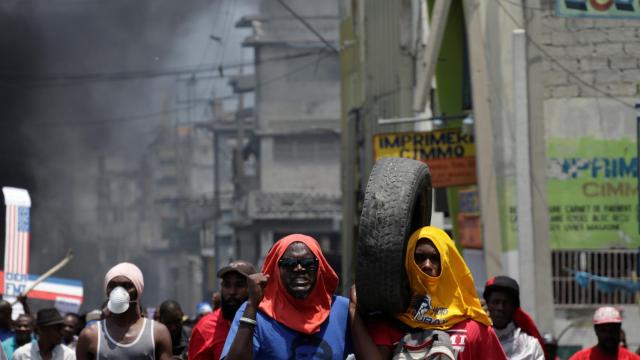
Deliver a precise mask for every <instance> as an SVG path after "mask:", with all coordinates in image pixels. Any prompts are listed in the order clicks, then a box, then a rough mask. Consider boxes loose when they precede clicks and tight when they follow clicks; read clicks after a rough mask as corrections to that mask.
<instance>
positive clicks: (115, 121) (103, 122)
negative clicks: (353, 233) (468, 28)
mask: <svg viewBox="0 0 640 360" xmlns="http://www.w3.org/2000/svg"><path fill="white" fill-rule="evenodd" d="M316 54H318V57H317V58H316V59H314V60H313V61H310V62H307V63H305V64H303V65H301V66H299V67H297V68H295V69H292V70H290V71H287V72H286V73H284V74H280V75H277V76H275V77H273V78H270V79H267V80H265V81H262V82H259V83H256V88H262V87H264V86H266V85H268V84H271V83H274V82H277V81H280V80H282V79H285V78H287V77H288V76H291V75H293V74H296V73H299V72H300V71H303V70H304V69H306V68H308V67H310V66H312V65H315V64H316V63H317V61H319V60H320V59H322V58H325V57H327V56H330V55H332V54H331V53H327V52H316ZM199 105H200V104H199V103H196V104H191V105H189V106H183V107H177V108H172V109H168V110H161V111H154V112H150V113H145V114H137V115H129V116H121V117H113V118H103V119H98V120H93V121H55V122H51V121H37V122H24V123H21V124H19V125H18V126H25V127H58V126H60V127H63V126H95V125H100V126H111V125H119V124H124V123H129V122H134V121H140V120H145V119H152V118H157V117H160V116H164V115H169V114H174V113H177V112H180V111H184V110H189V109H192V108H194V107H197V106H199ZM203 121H204V120H203ZM7 126H14V125H13V124H12V125H9V124H6V123H0V128H2V127H7Z"/></svg>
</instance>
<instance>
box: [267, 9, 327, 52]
mask: <svg viewBox="0 0 640 360" xmlns="http://www.w3.org/2000/svg"><path fill="white" fill-rule="evenodd" d="M276 1H277V2H278V3H280V5H282V7H283V8H285V9H286V10H287V11H288V12H290V13H291V15H293V16H294V17H295V18H296V19H298V21H300V22H301V23H302V25H304V26H305V27H306V28H307V29H309V31H311V32H312V33H313V34H314V35H315V36H316V37H317V38H318V39H320V41H322V42H323V43H324V45H325V46H326V47H327V48H329V49H330V50H331V51H332V52H334V53H336V54H337V53H338V49H336V48H335V47H334V46H333V45H332V44H331V43H330V42H329V41H328V40H327V39H325V38H324V36H322V34H320V33H319V32H318V31H317V30H316V29H314V27H313V26H311V24H309V22H308V21H307V20H305V19H304V18H303V17H302V16H300V14H298V13H297V12H295V10H293V9H292V8H291V7H290V6H289V5H287V4H286V3H285V2H284V1H283V0H276Z"/></svg>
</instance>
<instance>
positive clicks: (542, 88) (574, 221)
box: [341, 0, 640, 349]
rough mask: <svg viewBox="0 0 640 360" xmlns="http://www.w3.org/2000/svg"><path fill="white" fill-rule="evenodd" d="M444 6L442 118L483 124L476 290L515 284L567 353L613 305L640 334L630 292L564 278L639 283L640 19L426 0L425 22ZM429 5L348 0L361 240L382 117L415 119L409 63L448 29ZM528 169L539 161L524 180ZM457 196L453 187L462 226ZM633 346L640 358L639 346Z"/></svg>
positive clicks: (352, 155) (349, 111)
mask: <svg viewBox="0 0 640 360" xmlns="http://www.w3.org/2000/svg"><path fill="white" fill-rule="evenodd" d="M443 3H446V4H448V6H450V7H449V8H448V10H447V11H448V12H447V13H446V15H444V16H443V15H442V14H441V13H439V14H436V15H434V17H433V18H431V20H433V21H434V23H437V21H438V20H439V19H446V24H445V25H444V26H443V27H442V32H443V40H442V46H441V47H440V49H439V52H438V56H437V59H436V70H435V92H434V94H433V95H434V96H433V97H431V102H430V105H431V106H430V107H431V109H432V110H433V111H434V114H448V115H454V114H459V113H464V112H466V111H470V112H471V113H473V115H474V118H475V138H476V146H477V151H476V154H477V165H478V179H479V182H478V187H477V191H478V192H479V197H480V207H481V218H482V224H483V226H482V230H483V240H484V250H483V252H484V255H482V256H480V260H482V262H483V263H482V264H483V266H481V267H476V268H473V266H472V270H473V272H474V277H475V278H476V281H477V282H478V283H479V284H480V285H481V284H482V283H483V280H482V279H483V278H484V279H486V277H487V276H491V275H497V274H500V273H504V274H508V275H511V276H513V277H515V278H517V279H518V280H519V281H520V282H521V286H522V287H521V288H522V289H523V291H525V292H526V293H528V294H533V295H534V296H528V297H527V298H526V299H523V306H524V308H525V310H527V311H528V312H530V313H532V314H533V315H534V318H535V319H536V321H537V323H538V325H539V327H540V329H541V330H543V331H548V332H552V333H555V334H556V335H562V337H561V339H560V344H561V345H564V346H587V345H590V344H593V343H594V342H595V334H594V333H593V329H592V327H591V324H590V321H589V319H590V316H591V315H592V313H593V310H594V309H595V308H596V307H598V306H599V305H603V304H614V305H618V306H621V307H623V309H624V312H625V315H624V316H625V325H624V326H623V327H624V328H625V330H626V331H627V334H638V330H640V329H638V328H637V326H638V324H640V321H639V320H638V319H640V314H639V313H638V309H637V306H632V304H634V297H633V294H630V293H625V292H624V291H622V290H616V291H614V292H612V293H611V294H606V293H603V292H601V291H599V290H597V289H596V286H595V284H594V282H593V281H592V282H590V284H589V286H588V287H587V288H582V287H580V286H579V285H578V284H577V283H576V281H575V279H574V276H573V273H571V272H570V271H568V270H567V269H572V270H581V271H585V272H588V273H591V274H597V275H602V276H605V277H610V278H613V279H617V280H622V281H629V282H630V281H631V277H630V274H631V273H632V272H634V271H637V270H636V269H637V266H638V264H637V262H638V261H639V260H638V257H637V251H636V249H637V248H638V245H640V235H638V234H639V232H638V226H639V224H638V218H637V216H636V215H637V214H636V213H635V210H634V209H636V208H637V205H638V197H637V196H638V192H637V179H638V173H637V161H638V160H637V158H638V154H637V144H638V139H637V126H638V125H637V121H636V117H637V111H636V109H637V105H636V102H637V96H638V81H639V80H640V74H639V73H638V71H639V69H640V64H639V63H638V59H637V55H638V46H637V43H638V40H639V39H638V36H639V30H640V27H639V25H638V23H637V21H636V20H635V19H634V20H629V17H630V16H631V17H638V14H637V13H636V12H635V11H636V10H635V9H634V8H624V7H620V6H617V5H616V6H613V5H612V4H613V3H607V4H608V5H606V6H604V8H606V9H604V10H603V7H600V9H594V8H591V5H589V3H590V2H581V1H577V2H571V1H563V0H559V1H544V0H543V1H533V2H526V4H524V3H519V2H513V1H485V0H462V1H451V2H446V1H439V0H438V1H434V2H428V4H429V6H430V9H429V12H428V13H432V12H434V11H436V10H435V9H436V8H437V4H443ZM591 3H593V2H591ZM421 4H422V3H421V2H416V1H404V2H387V1H383V0H380V1H378V0H372V1H366V2H365V1H355V0H354V1H343V2H341V5H342V7H341V10H342V15H343V16H342V23H341V42H342V52H341V61H342V62H341V64H342V68H341V71H342V98H343V104H342V105H343V106H342V119H343V127H342V129H343V169H345V171H346V173H347V174H355V178H353V179H351V178H350V177H345V178H343V191H344V193H345V194H346V195H347V197H346V198H345V208H344V214H345V215H344V216H345V224H344V227H343V236H345V237H346V238H355V236H351V235H352V234H354V233H355V231H356V229H357V220H349V217H350V218H351V219H357V208H358V199H357V197H356V196H355V195H353V196H348V194H357V193H358V191H359V189H361V184H362V182H363V181H364V180H363V179H365V180H366V175H367V174H368V169H370V167H371V165H372V151H371V144H370V142H371V137H372V135H373V134H375V133H379V132H381V131H383V129H381V128H380V126H379V125H378V124H377V121H378V119H379V118H394V117H407V116H414V115H415V111H416V110H415V104H411V103H410V101H409V99H410V97H411V93H413V92H415V91H416V88H415V84H417V83H419V80H420V78H419V77H420V74H419V73H418V72H417V71H416V72H412V71H411V70H408V69H407V68H406V67H403V66H399V65H400V64H401V63H403V62H404V63H408V64H410V63H412V62H413V63H418V64H420V62H419V61H421V60H422V59H421V49H422V50H424V47H426V46H427V45H428V44H425V43H423V42H422V41H423V40H424V39H426V38H427V36H425V35H422V36H421V35H420V30H419V29H421V28H425V27H426V29H427V30H428V31H427V32H428V33H431V32H432V31H438V30H437V28H432V27H431V25H432V24H429V23H428V21H427V20H426V16H425V15H424V14H426V13H427V11H425V9H424V8H423V7H422V6H421ZM572 7H573V8H572ZM576 7H580V9H578V10H575V9H576ZM567 9H569V11H568V10H567ZM571 11H574V13H571ZM576 12H577V13H576ZM587 12H588V13H587ZM388 14H393V16H388ZM429 22H430V21H429ZM381 29H384V31H382V30H381ZM415 29H418V31H417V32H416V31H415ZM522 30H524V32H523V31H522ZM381 32H382V33H381ZM427 35H428V34H427ZM415 44H418V46H417V47H415V46H414V45H415ZM380 49H382V50H380ZM422 53H424V51H422ZM374 54H377V55H379V56H372V55H374ZM417 68H419V67H416V69H417ZM407 77H409V79H407ZM383 90H386V91H383ZM465 99H467V100H472V101H466V100H465ZM523 99H524V100H525V101H524V102H523ZM412 105H413V107H412ZM449 125H452V126H460V123H459V122H458V123H456V122H455V121H452V122H450V123H449ZM405 129H406V128H405ZM405 129H403V128H399V127H395V128H394V127H392V126H390V127H388V128H385V129H384V131H402V130H405ZM523 129H525V130H524V131H523ZM522 134H524V135H522ZM523 136H524V137H523ZM523 139H524V140H526V142H523ZM354 144H357V146H355V147H354V146H353V145H354ZM527 144H528V145H527ZM523 148H524V149H526V150H528V151H526V152H522V151H521V150H522V149H523ZM522 154H525V155H526V156H527V158H526V162H523V160H522V159H523V158H522V157H521V156H522ZM523 163H524V164H530V166H525V167H524V168H525V169H526V170H527V171H529V172H530V174H527V175H525V176H524V179H525V180H526V181H522V179H523V177H522V174H523V173H522V169H523V167H522V166H521V165H522V164H523ZM456 192H457V190H456V189H455V188H453V189H447V195H448V196H447V197H448V206H449V210H450V211H449V213H450V215H451V216H452V219H455V216H456V213H457V206H458V201H457V195H456ZM526 193H529V195H528V196H524V195H523V194H526ZM486 209H492V210H491V211H486ZM522 209H525V210H527V209H528V210H527V211H528V212H529V218H530V219H531V221H530V222H526V221H525V220H523V219H525V217H523V216H520V215H521V213H520V211H522ZM518 219H520V220H522V221H523V222H519V220H518ZM519 227H521V229H520V230H521V232H519V231H518V228H519ZM487 229H490V230H491V231H487ZM453 233H454V237H455V236H456V235H458V234H457V231H456V228H455V223H454V229H453ZM468 254H469V251H468V250H465V257H467V255H468ZM476 259H477V258H476ZM525 274H527V275H526V276H525ZM477 285H478V284H477ZM627 337H628V339H629V346H630V347H631V348H633V349H635V348H636V347H637V345H638V344H639V343H640V338H638V337H637V336H634V335H631V336H629V335H628V336H627ZM567 349H569V348H567Z"/></svg>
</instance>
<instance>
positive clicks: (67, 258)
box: [11, 250, 73, 305]
mask: <svg viewBox="0 0 640 360" xmlns="http://www.w3.org/2000/svg"><path fill="white" fill-rule="evenodd" d="M71 259H73V250H69V251H68V252H67V255H66V256H65V257H64V259H62V260H61V261H60V262H59V263H57V264H56V265H55V266H53V267H52V268H51V269H49V270H47V272H45V273H44V274H42V275H40V276H39V277H38V278H37V279H36V281H34V282H33V284H31V285H30V286H29V287H28V288H26V289H25V291H23V292H22V293H21V294H20V296H18V297H21V296H26V295H27V294H28V293H29V292H30V291H31V290H33V289H34V288H35V287H36V286H38V285H39V284H40V283H41V282H43V281H45V280H47V278H49V277H50V276H51V275H53V274H55V273H56V272H58V271H59V270H60V269H62V268H63V267H64V266H65V265H67V264H68V263H69V261H71ZM17 301H18V299H17V298H16V299H15V300H13V302H12V303H11V305H13V304H15V303H16V302H17Z"/></svg>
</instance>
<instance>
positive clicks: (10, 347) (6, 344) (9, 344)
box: [2, 335, 35, 360]
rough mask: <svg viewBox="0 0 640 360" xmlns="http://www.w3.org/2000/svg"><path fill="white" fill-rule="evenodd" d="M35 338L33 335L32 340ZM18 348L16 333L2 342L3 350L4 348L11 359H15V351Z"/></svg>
mask: <svg viewBox="0 0 640 360" xmlns="http://www.w3.org/2000/svg"><path fill="white" fill-rule="evenodd" d="M33 340H35V337H33V335H31V341H33ZM17 348H18V346H17V344H16V337H15V335H14V336H12V337H10V338H8V339H7V340H5V341H3V342H2V350H4V354H5V355H7V359H9V360H11V359H13V353H14V352H15V351H16V349H17Z"/></svg>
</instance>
